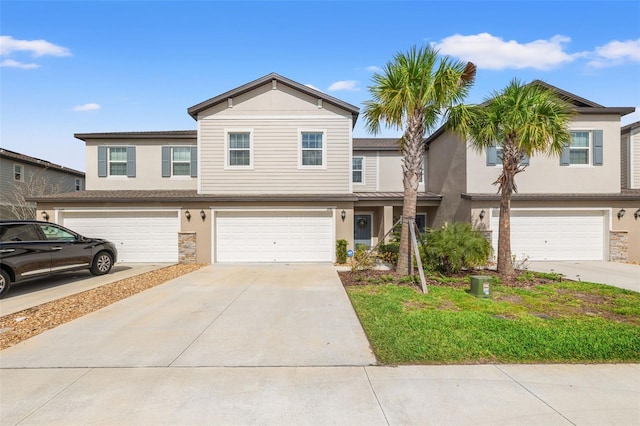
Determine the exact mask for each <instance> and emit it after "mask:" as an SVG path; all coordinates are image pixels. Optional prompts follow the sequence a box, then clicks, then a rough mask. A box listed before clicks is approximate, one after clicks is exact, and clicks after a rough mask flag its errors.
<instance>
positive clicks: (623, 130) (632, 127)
mask: <svg viewBox="0 0 640 426" xmlns="http://www.w3.org/2000/svg"><path fill="white" fill-rule="evenodd" d="M638 127H640V121H636V122H635V123H630V124H627V125H626V126H622V127H621V128H620V133H621V134H623V135H624V134H625V133H629V132H631V131H632V130H635V129H637V128H638Z"/></svg>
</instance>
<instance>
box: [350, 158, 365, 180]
mask: <svg viewBox="0 0 640 426" xmlns="http://www.w3.org/2000/svg"><path fill="white" fill-rule="evenodd" d="M351 181H352V182H353V183H364V157H353V158H352V160H351Z"/></svg>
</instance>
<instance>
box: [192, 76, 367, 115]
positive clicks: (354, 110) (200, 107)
mask: <svg viewBox="0 0 640 426" xmlns="http://www.w3.org/2000/svg"><path fill="white" fill-rule="evenodd" d="M273 80H276V81H277V82H279V83H282V84H284V85H286V86H289V87H291V88H293V89H296V90H298V91H300V92H303V93H306V94H307V95H310V96H313V97H314V98H319V99H322V101H323V102H327V103H329V104H332V105H335V106H337V107H339V108H342V109H344V110H346V111H348V112H350V113H351V115H352V116H353V124H354V125H355V123H356V120H357V118H358V114H359V112H360V108H358V107H356V106H354V105H351V104H348V103H346V102H344V101H341V100H340V99H337V98H334V97H333V96H329V95H327V94H326V93H322V92H320V91H319V90H315V89H312V88H311V87H309V86H305V85H304V84H300V83H297V82H295V81H293V80H290V79H288V78H286V77H283V76H281V75H279V74H276V73H271V74H267V75H265V76H264V77H260V78H259V79H257V80H254V81H251V82H249V83H247V84H243V85H242V86H240V87H237V88H235V89H233V90H229V91H228V92H225V93H222V94H221V95H218V96H215V97H213V98H211V99H207V100H206V101H204V102H200V103H199V104H197V105H194V106H192V107H190V108H188V109H187V112H188V113H189V115H190V116H191V117H193V119H194V120H195V119H197V118H198V113H199V112H202V111H204V110H206V109H208V108H211V107H212V106H214V105H217V104H219V103H221V102H226V101H227V99H229V98H233V97H235V96H239V95H241V94H243V93H247V92H249V91H251V90H253V89H255V88H257V87H260V86H262V85H264V84H267V83H269V82H271V81H273Z"/></svg>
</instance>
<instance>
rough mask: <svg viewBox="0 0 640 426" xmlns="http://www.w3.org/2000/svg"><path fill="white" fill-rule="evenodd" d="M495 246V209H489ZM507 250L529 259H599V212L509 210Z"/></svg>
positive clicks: (495, 246) (601, 244)
mask: <svg viewBox="0 0 640 426" xmlns="http://www.w3.org/2000/svg"><path fill="white" fill-rule="evenodd" d="M491 229H492V231H493V232H492V240H493V241H492V242H493V249H494V253H497V249H498V209H494V210H493V211H492V217H491ZM511 253H512V254H513V255H515V256H517V258H518V259H522V258H523V257H525V256H526V257H527V258H528V259H529V260H602V259H603V258H604V212H603V211H523V210H512V211H511Z"/></svg>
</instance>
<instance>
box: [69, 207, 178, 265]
mask: <svg viewBox="0 0 640 426" xmlns="http://www.w3.org/2000/svg"><path fill="white" fill-rule="evenodd" d="M63 224H64V226H66V227H68V228H70V229H72V230H74V231H76V232H78V233H80V234H83V235H86V236H90V237H99V238H105V239H107V240H110V241H112V242H113V243H114V244H115V245H116V248H117V249H118V260H119V261H120V262H177V261H178V232H179V226H180V225H179V219H178V212H177V211H153V212H139V211H138V212H108V211H106V212H105V211H102V212H64V213H63Z"/></svg>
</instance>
